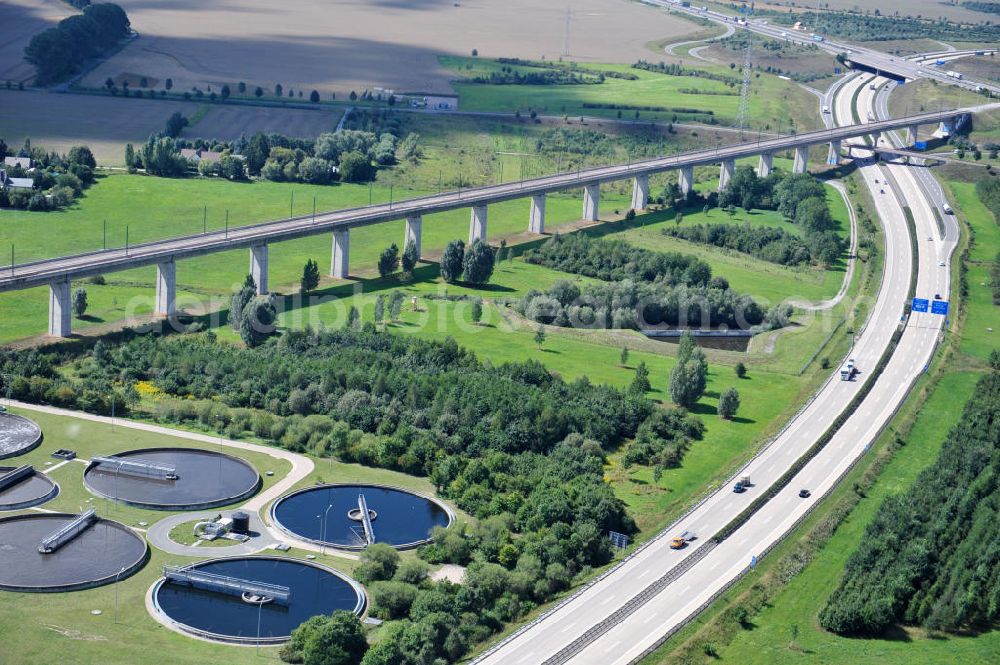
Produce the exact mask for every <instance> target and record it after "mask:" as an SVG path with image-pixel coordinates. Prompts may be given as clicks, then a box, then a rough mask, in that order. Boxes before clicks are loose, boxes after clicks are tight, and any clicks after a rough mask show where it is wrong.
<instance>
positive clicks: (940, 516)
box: [819, 352, 1000, 636]
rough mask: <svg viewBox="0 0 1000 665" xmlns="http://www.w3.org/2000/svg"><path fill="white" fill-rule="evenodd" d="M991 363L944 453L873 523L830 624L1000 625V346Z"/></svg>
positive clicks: (845, 629)
mask: <svg viewBox="0 0 1000 665" xmlns="http://www.w3.org/2000/svg"><path fill="white" fill-rule="evenodd" d="M991 362H994V363H995V364H996V367H997V369H995V370H993V371H991V372H989V373H988V374H986V375H984V376H983V377H982V378H981V379H979V381H978V382H977V383H976V386H975V388H974V389H973V394H972V397H971V398H970V399H969V401H968V402H967V403H966V405H965V409H964V410H963V412H962V416H961V418H960V419H959V421H958V423H957V424H956V425H955V426H954V427H953V428H952V429H951V431H950V432H949V433H948V435H947V437H946V438H945V440H944V444H943V445H942V448H941V452H940V453H939V454H938V457H937V460H936V461H935V462H933V463H932V464H931V465H930V466H929V467H927V468H926V469H924V470H923V471H922V472H921V473H920V475H918V476H917V478H916V479H915V480H914V482H913V484H912V485H911V486H910V487H909V488H907V490H906V491H905V493H903V494H899V495H895V496H892V497H889V498H887V499H886V500H885V501H884V502H883V503H882V505H881V506H880V507H879V509H878V510H877V511H876V513H875V516H874V518H873V519H872V520H871V522H869V524H868V526H867V527H866V529H865V534H864V537H863V538H862V540H861V543H860V545H859V546H858V548H857V549H856V550H855V551H854V553H853V554H852V555H851V556H850V558H848V560H847V566H846V568H845V569H844V575H843V577H842V579H841V581H840V585H839V586H838V587H837V589H836V590H835V591H834V592H833V594H832V595H831V596H830V598H829V600H828V601H827V604H826V606H825V607H824V608H823V610H822V611H821V612H820V615H819V622H820V625H821V626H822V627H823V628H825V629H827V630H830V631H833V632H835V633H838V634H841V635H866V636H878V635H882V634H884V633H885V632H886V631H887V630H888V629H889V628H890V627H892V626H894V625H896V624H899V623H904V622H905V623H907V624H916V625H920V626H922V627H924V628H925V629H927V630H931V631H936V630H941V631H946V632H949V633H955V632H958V631H965V630H969V629H971V630H984V629H986V630H988V629H989V628H990V627H992V626H994V625H996V624H998V623H1000V557H998V556H997V553H996V552H995V551H994V550H995V545H996V543H997V541H998V537H1000V534H997V533H996V530H997V529H998V528H1000V515H998V503H997V499H998V495H997V493H998V491H1000V490H998V488H997V484H996V482H994V480H993V479H994V478H996V477H997V475H998V471H1000V470H998V469H997V468H996V467H997V465H998V464H1000V455H998V454H997V449H998V441H1000V433H998V432H997V431H996V429H997V427H998V426H1000V371H998V370H1000V352H996V355H995V357H994V358H992V359H991Z"/></svg>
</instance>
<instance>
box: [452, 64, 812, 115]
mask: <svg viewBox="0 0 1000 665" xmlns="http://www.w3.org/2000/svg"><path fill="white" fill-rule="evenodd" d="M660 59H661V58H658V57H656V56H653V57H650V58H649V60H650V61H651V62H658V61H659V60H660ZM440 61H441V64H443V65H444V66H445V67H448V68H449V69H452V70H454V71H455V72H456V73H457V74H458V76H459V79H458V80H457V81H456V82H455V83H453V87H454V88H455V90H456V92H458V94H459V96H460V98H461V100H462V110H464V111H503V112H508V113H513V112H514V111H520V112H521V113H528V112H529V111H530V110H531V109H534V110H535V111H537V112H539V113H548V114H566V115H569V116H581V115H587V116H602V117H608V118H611V117H617V115H618V110H617V109H616V108H594V105H602V104H612V105H618V107H620V108H622V118H623V119H626V120H628V119H635V109H636V107H661V108H664V109H667V110H664V111H647V110H642V109H639V118H638V119H639V120H641V121H650V120H657V121H670V120H687V119H691V118H697V119H701V120H704V119H705V118H706V117H708V115H709V114H710V115H711V116H712V117H714V118H715V119H716V121H717V122H719V124H722V125H725V126H732V125H733V124H734V122H735V119H736V116H737V112H738V109H739V99H740V97H739V71H738V70H731V69H729V68H728V67H721V66H713V65H709V64H703V63H698V64H697V65H696V66H694V67H689V68H690V69H699V70H701V71H707V72H711V73H712V74H719V75H722V76H726V77H728V78H733V79H735V80H736V85H735V86H733V87H730V85H729V84H728V83H727V82H724V81H715V80H710V79H705V78H699V77H696V76H666V75H664V74H659V73H656V72H648V71H643V70H638V69H633V68H632V67H630V66H628V65H606V64H601V65H597V64H593V65H591V64H587V65H580V67H579V71H582V72H586V71H587V70H588V69H589V70H591V71H593V72H596V71H601V70H603V71H613V72H622V73H628V74H634V75H635V76H636V77H637V78H636V79H635V80H627V79H621V78H610V77H609V78H607V79H605V81H604V83H601V84H574V85H520V84H515V85H496V84H483V83H469V82H463V81H462V78H469V77H474V76H483V75H485V76H489V75H490V74H491V73H492V72H497V71H499V70H500V69H501V68H502V67H509V66H510V65H504V64H502V63H498V62H496V61H494V60H481V59H479V58H464V57H454V56H442V57H441V58H440ZM514 69H515V70H520V71H523V72H526V71H531V70H536V71H537V68H533V67H524V66H517V65H515V66H514ZM814 106H815V100H814V99H813V98H812V96H811V95H810V94H809V93H807V92H806V91H804V90H803V89H802V88H800V87H799V86H798V85H797V84H795V83H792V82H791V81H785V80H783V79H779V78H778V77H776V76H770V75H766V74H762V75H760V76H759V77H755V78H754V80H753V86H752V87H751V99H750V114H751V117H752V118H754V124H755V126H759V127H760V128H761V129H764V130H771V131H782V132H786V131H788V129H789V127H792V126H795V127H798V128H799V129H810V128H815V127H816V126H817V124H816V123H817V122H818V118H816V117H815V113H814V112H813V108H814ZM695 109H696V110H697V111H694V110H695Z"/></svg>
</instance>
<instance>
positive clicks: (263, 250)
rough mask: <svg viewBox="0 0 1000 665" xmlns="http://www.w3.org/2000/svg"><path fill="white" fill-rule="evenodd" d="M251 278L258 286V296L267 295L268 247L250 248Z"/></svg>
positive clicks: (257, 246)
mask: <svg viewBox="0 0 1000 665" xmlns="http://www.w3.org/2000/svg"><path fill="white" fill-rule="evenodd" d="M250 276H251V277H253V281H254V284H256V285H257V295H259V296H263V295H266V294H267V245H254V246H252V247H251V248H250Z"/></svg>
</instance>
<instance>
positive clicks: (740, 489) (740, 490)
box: [733, 482, 747, 494]
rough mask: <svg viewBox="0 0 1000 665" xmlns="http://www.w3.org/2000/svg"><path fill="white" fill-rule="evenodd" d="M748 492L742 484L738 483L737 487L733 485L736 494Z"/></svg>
mask: <svg viewBox="0 0 1000 665" xmlns="http://www.w3.org/2000/svg"><path fill="white" fill-rule="evenodd" d="M746 491H747V486H746V485H744V484H743V483H741V482H737V483H736V484H735V485H733V493H734V494H743V493H744V492H746Z"/></svg>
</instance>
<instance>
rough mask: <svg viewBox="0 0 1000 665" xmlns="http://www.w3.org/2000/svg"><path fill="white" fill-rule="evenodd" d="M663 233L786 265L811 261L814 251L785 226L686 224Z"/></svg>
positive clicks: (667, 228)
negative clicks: (779, 227)
mask: <svg viewBox="0 0 1000 665" xmlns="http://www.w3.org/2000/svg"><path fill="white" fill-rule="evenodd" d="M663 234H664V235H668V236H671V237H673V238H681V239H683V240H687V241H689V242H696V243H701V244H703V245H714V246H716V247H723V248H725V249H731V250H734V251H737V252H742V253H744V254H749V255H750V256H753V257H754V258H758V259H761V260H763V261H769V262H771V263H777V264H780V265H785V266H797V265H802V264H803V263H809V262H810V261H811V260H812V253H811V252H810V251H809V246H808V245H807V244H806V243H805V241H804V240H803V239H802V238H800V237H799V236H797V235H794V234H791V233H789V232H788V231H785V230H784V229H776V228H773V227H770V226H754V225H752V224H751V223H749V222H747V223H746V224H743V225H741V226H737V225H735V224H684V225H682V226H675V227H665V228H664V229H663Z"/></svg>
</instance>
